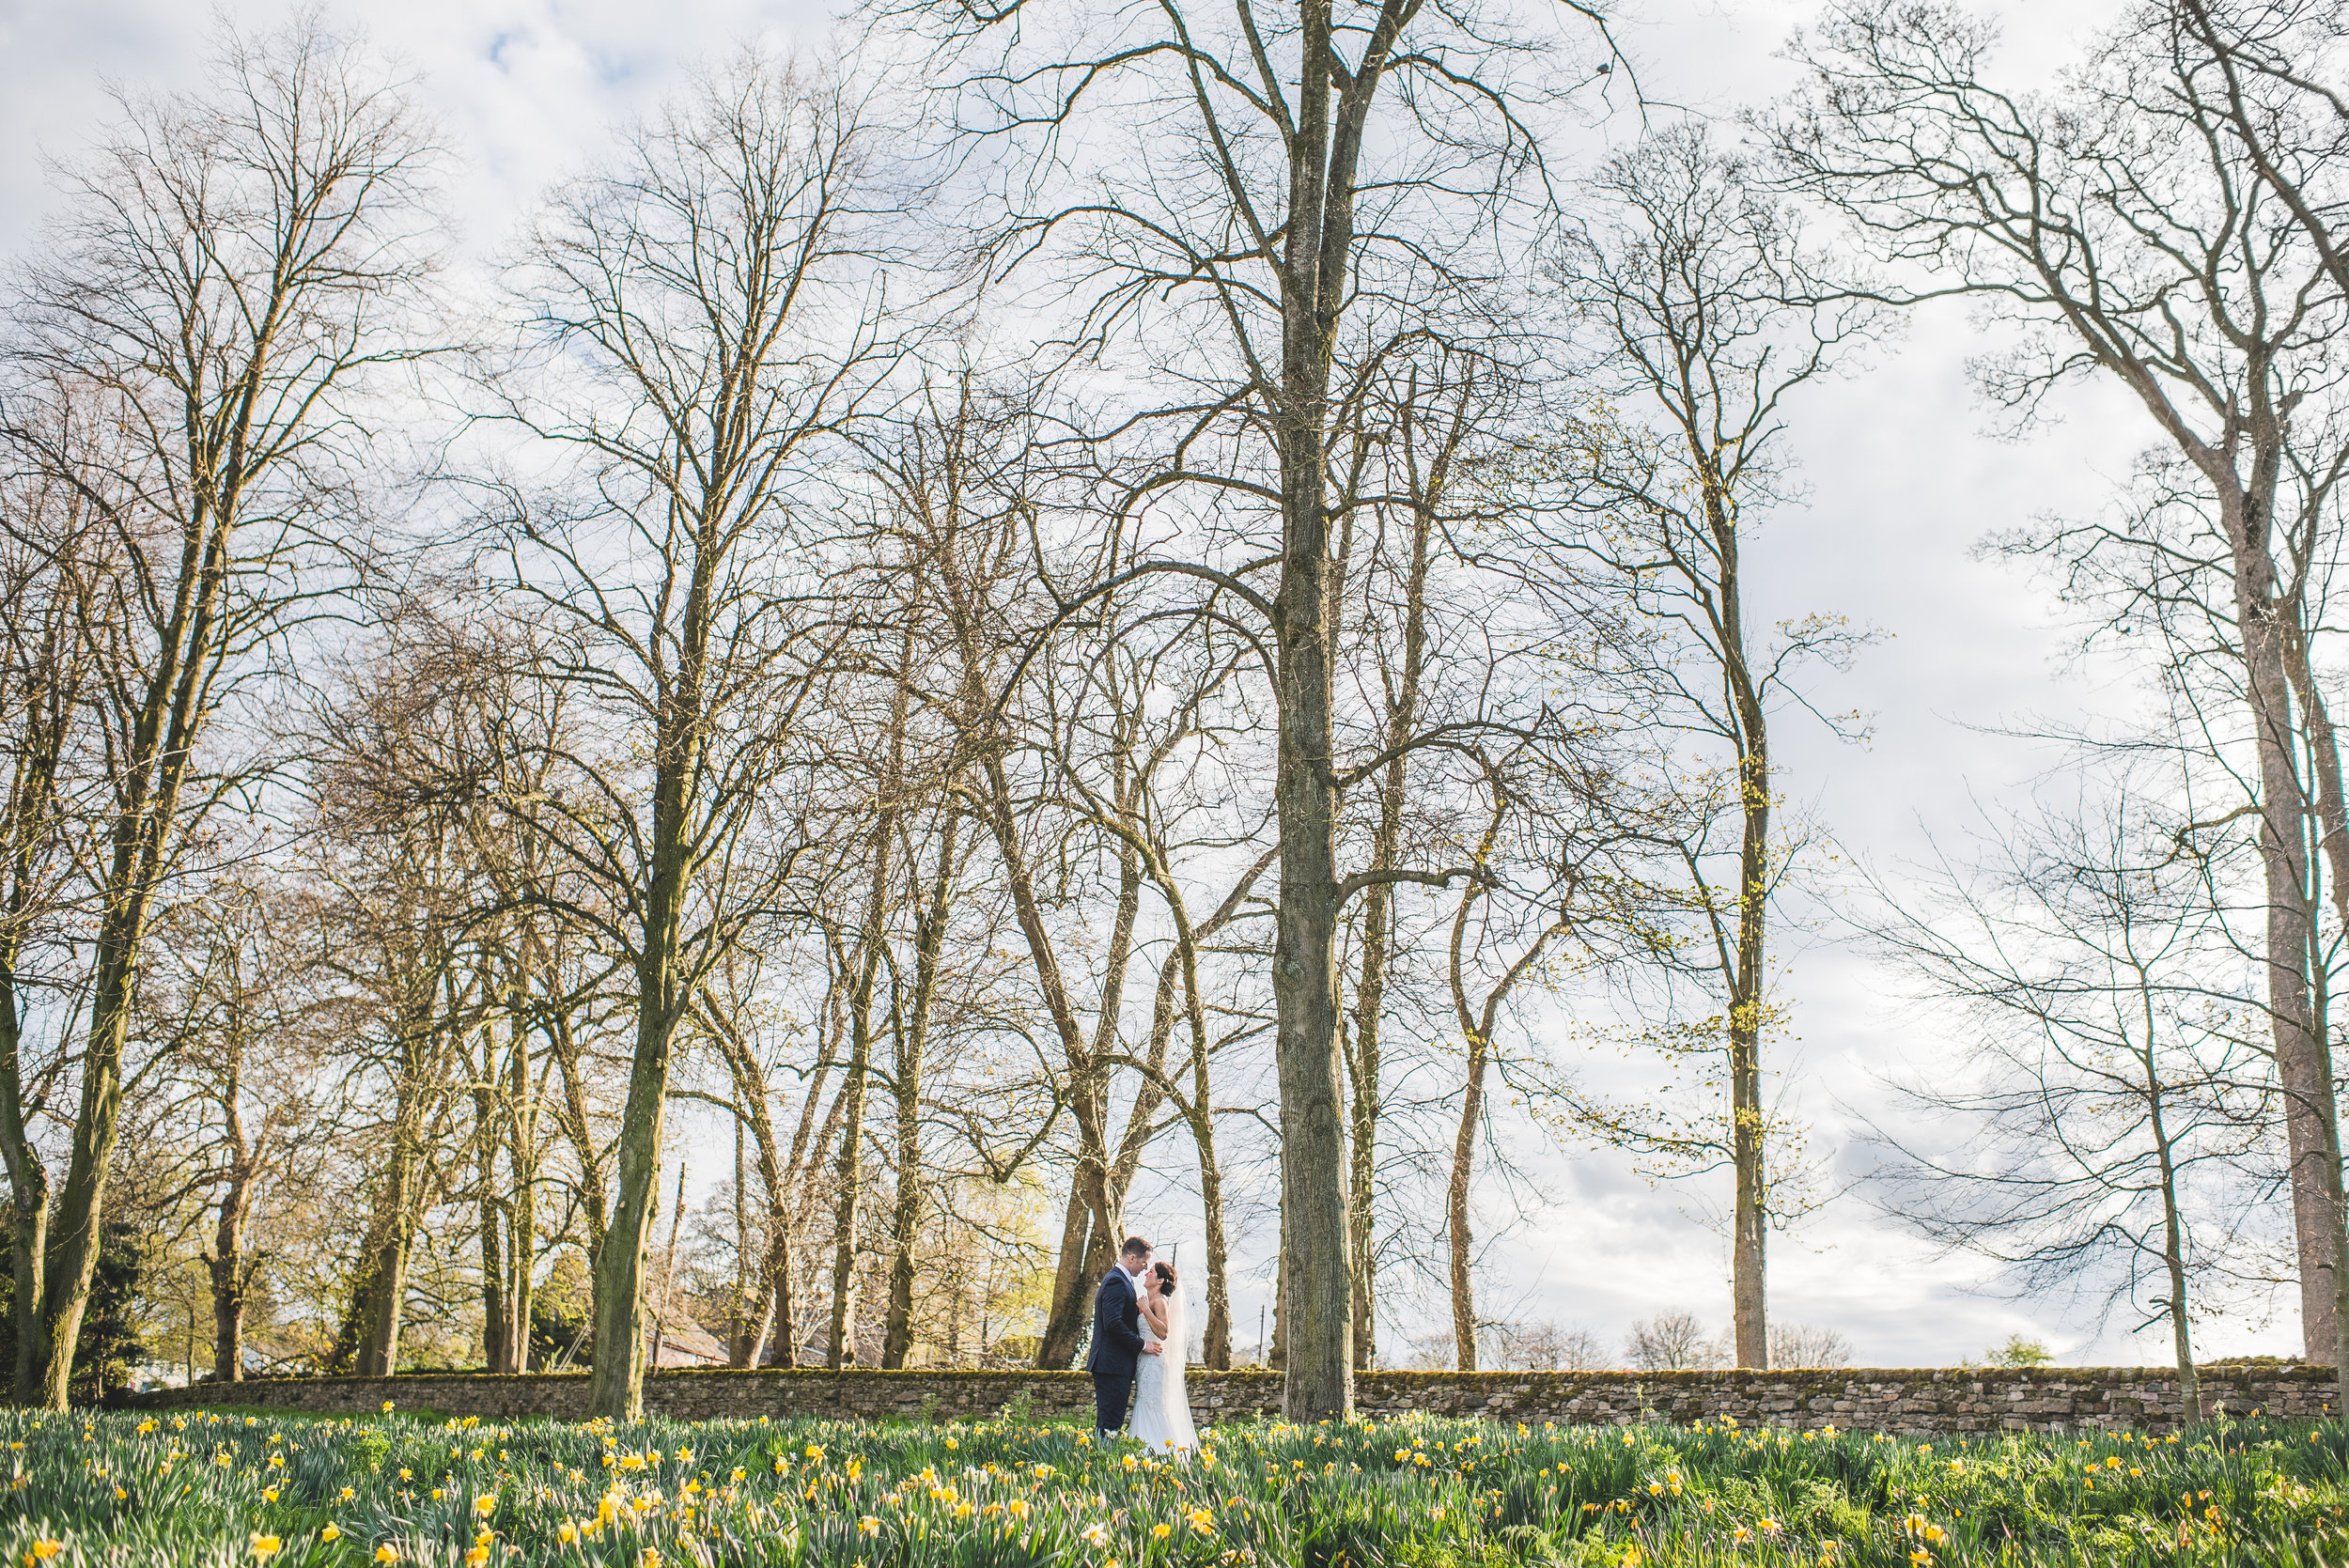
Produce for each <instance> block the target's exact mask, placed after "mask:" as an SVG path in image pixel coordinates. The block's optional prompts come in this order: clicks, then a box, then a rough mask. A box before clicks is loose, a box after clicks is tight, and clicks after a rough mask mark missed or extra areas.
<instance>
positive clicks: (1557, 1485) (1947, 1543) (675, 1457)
mask: <svg viewBox="0 0 2349 1568" xmlns="http://www.w3.org/2000/svg"><path fill="white" fill-rule="evenodd" d="M0 1432H4V1433H5V1434H6V1442H7V1451H6V1452H7V1464H8V1472H9V1479H8V1486H7V1489H6V1491H5V1494H0V1496H4V1497H5V1505H4V1507H5V1513H4V1514H0V1520H4V1523H0V1545H5V1549H6V1552H7V1560H8V1562H9V1563H14V1564H22V1565H23V1568H78V1565H82V1564H93V1565H94V1564H101V1563H103V1564H147V1563H172V1564H223V1565H225V1564H267V1565H268V1568H295V1565H309V1564H335V1565H338V1568H339V1565H350V1568H359V1565H364V1564H400V1563H406V1564H416V1565H424V1564H444V1565H457V1564H463V1565H465V1568H485V1565H486V1568H501V1565H508V1564H510V1565H513V1568H523V1565H534V1568H535V1565H538V1564H550V1565H551V1564H588V1563H594V1564H612V1565H618V1568H682V1565H684V1564H785V1563H789V1564H802V1563H809V1564H812V1563H875V1564H880V1563H889V1564H906V1565H909V1568H910V1565H916V1564H918V1565H923V1568H927V1565H931V1564H938V1565H945V1564H957V1565H963V1564H969V1565H982V1564H984V1565H988V1568H995V1565H1012V1564H1032V1563H1034V1564H1044V1563H1049V1564H1053V1565H1055V1568H1143V1565H1153V1568H1155V1565H1159V1564H1186V1565H1206V1564H1252V1565H1259V1568H1292V1565H1293V1568H1308V1565H1312V1568H1341V1565H1351V1568H1380V1565H1393V1568H1470V1565H1474V1568H1501V1565H1504V1564H1517V1563H1526V1564H1549V1563H1556V1564H1607V1565H1610V1568H1638V1565H1641V1564H1692V1565H1693V1564H1708V1565H1709V1564H1733V1563H1754V1564H1795V1563H1801V1564H1806V1565H1822V1568H1824V1565H1843V1564H1852V1565H1862V1564H1898V1565H1902V1568H1926V1565H1931V1564H1939V1563H1947V1564H1963V1563H1977V1562H1981V1563H1988V1562H1998V1563H2039V1562H2079V1563H2153V1562H2160V1563H2173V1562H2196V1563H2245V1564H2310V1565H2314V1564H2320V1563H2341V1562H2349V1529H2344V1521H2343V1514H2342V1510H2343V1506H2344V1503H2349V1498H2344V1495H2343V1494H2344V1483H2343V1463H2344V1453H2345V1452H2349V1432H2344V1429H2343V1428H2342V1427H2341V1426H2340V1425H2339V1424H2336V1423H2326V1424H2324V1425H2320V1426H2311V1425H2310V1424H2308V1423H2283V1422H2272V1421H2256V1420H2255V1421H2248V1422H2236V1423H2221V1424H2216V1425H2213V1426H2210V1427H2206V1428H2204V1429H2202V1430H2201V1431H2200V1432H2197V1433H2195V1434H2192V1435H2189V1436H2185V1437H2183V1438H2180V1437H2170V1438H2161V1439H2155V1438H2152V1437H2147V1436H2113V1437H2097V1438H2088V1439H2079V1438H2071V1437H2001V1438H1997V1439H1984V1440H1948V1439H1943V1440H1935V1441H1923V1440H1911V1439H1905V1438H1892V1437H1887V1436H1874V1435H1860V1434H1854V1433H1832V1432H1829V1433H1816V1434H1814V1433H1804V1434H1800V1435H1796V1434H1789V1433H1782V1432H1777V1431H1754V1430H1745V1429H1739V1428H1736V1427H1734V1426H1718V1427H1707V1428H1698V1429H1693V1430H1690V1429H1681V1428H1670V1427H1653V1426H1651V1427H1641V1428H1634V1429H1616V1428H1610V1429H1586V1428H1553V1427H1547V1426H1545V1427H1534V1428H1529V1427H1526V1426H1523V1425H1517V1426H1508V1425H1495V1424H1490V1423H1486V1422H1477V1421H1435V1420H1423V1419H1417V1418H1411V1419H1404V1420H1397V1421H1357V1422H1353V1423H1349V1424H1345V1425H1327V1426H1312V1427H1299V1426H1288V1425H1278V1424H1273V1425H1261V1426H1255V1425H1252V1426H1245V1427H1229V1428H1224V1429H1222V1430H1220V1431H1217V1432H1214V1433H1210V1434H1206V1435H1203V1438H1202V1444H1201V1447H1200V1450H1199V1451H1198V1452H1196V1453H1194V1454H1190V1455H1188V1456H1186V1457H1185V1458H1183V1459H1182V1460H1181V1461H1179V1462H1166V1461H1161V1460H1158V1459H1154V1458H1152V1457H1150V1456H1148V1455H1146V1454H1143V1453H1142V1452H1139V1451H1138V1450H1137V1449H1135V1448H1134V1447H1133V1446H1132V1445H1130V1444H1128V1443H1124V1442H1118V1443H1111V1444H1103V1443H1101V1442H1099V1441H1097V1440H1096V1439H1095V1438H1094V1437H1093V1436H1092V1435H1091V1434H1089V1433H1087V1432H1085V1431H1084V1430H1082V1429H1081V1428H1079V1427H1074V1426H1067V1425H1039V1424H1034V1423H1031V1422H1026V1421H1019V1420H1017V1419H1012V1418H1008V1417H1007V1418H1006V1419H1004V1420H1003V1421H995V1422H989V1423H981V1424H975V1425H971V1424H956V1425H927V1424H904V1425H874V1424H853V1423H843V1422H829V1421H810V1422H770V1421H763V1420H762V1421H708V1422H679V1421H642V1422H638V1423H634V1424H631V1425H625V1426H614V1425H611V1424H608V1423H603V1422H586V1423H568V1422H552V1421H522V1422H517V1423H512V1424H487V1423H483V1422H481V1421H477V1420H474V1419H471V1418H468V1419H465V1420H461V1421H459V1420H448V1419H431V1418H429V1417H423V1416H416V1417H412V1416H409V1415H407V1414H404V1413H401V1412H397V1411H388V1412H386V1413H384V1414H383V1415H381V1416H380V1417H373V1416H371V1417H368V1418H366V1419H364V1420H352V1419H340V1420H327V1419H305V1418H288V1417H286V1416H284V1415H282V1414H263V1413H252V1412H243V1411H233V1412H232V1411H207V1412H182V1413H174V1414H141V1413H137V1412H108V1413H104V1414H88V1415H86V1414H78V1413H77V1414H74V1415H70V1416H57V1415H54V1414H52V1415H42V1414H39V1413H33V1412H21V1411H15V1412H8V1413H6V1414H0Z"/></svg>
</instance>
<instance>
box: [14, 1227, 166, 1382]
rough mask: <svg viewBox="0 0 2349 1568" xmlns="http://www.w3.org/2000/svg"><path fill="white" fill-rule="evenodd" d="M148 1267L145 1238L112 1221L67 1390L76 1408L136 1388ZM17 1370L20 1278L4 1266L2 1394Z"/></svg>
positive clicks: (143, 1353)
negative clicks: (142, 1285)
mask: <svg viewBox="0 0 2349 1568" xmlns="http://www.w3.org/2000/svg"><path fill="white" fill-rule="evenodd" d="M146 1267H147V1248H146V1237H145V1235H144V1234H143V1233H142V1232H141V1231H140V1230H139V1228H138V1227H137V1226H135V1225H132V1224H130V1223H129V1222H127V1221H124V1220H119V1219H113V1220H108V1221H107V1222H106V1223H105V1224H104V1225H103V1226H102V1227H101V1229H100V1231H99V1240H98V1271H97V1273H96V1274H95V1275H94V1276H93V1277H92V1279H91V1281H90V1292H89V1305H88V1307H87V1308H86V1310H85V1311H84V1312H83V1314H82V1332H81V1337H80V1338H78V1339H76V1340H75V1341H74V1342H73V1370H72V1372H71V1373H70V1374H68V1383H67V1388H68V1389H69V1391H70V1394H71V1396H72V1399H73V1402H74V1403H75V1404H77V1405H96V1404H98V1403H100V1402H101V1401H102V1400H104V1399H106V1398H107V1397H108V1396H110V1395H113V1394H117V1393H120V1392H121V1391H122V1390H123V1389H128V1388H129V1387H130V1386H131V1369H132V1368H133V1367H135V1366H137V1365H138V1364H139V1362H140V1361H142V1360H144V1359H146V1357H147V1347H146V1345H145V1344H144V1343H141V1342H140V1340H139V1334H138V1319H137V1315H136V1308H137V1302H138V1294H139V1276H140V1274H141V1273H142V1272H144V1271H145V1269H146ZM15 1365H16V1274H15V1271H14V1270H13V1269H12V1268H10V1267H8V1266H7V1265H5V1263H0V1390H5V1389H6V1386H7V1384H8V1380H9V1378H10V1376H11V1375H12V1374H11V1373H10V1372H9V1371H8V1369H10V1368H13V1367H14V1366H15Z"/></svg>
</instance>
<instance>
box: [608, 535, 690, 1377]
mask: <svg viewBox="0 0 2349 1568" xmlns="http://www.w3.org/2000/svg"><path fill="white" fill-rule="evenodd" d="M705 554H706V552H705ZM702 569H704V568H703V567H701V566H700V565H699V563H698V561H697V567H696V570H697V573H698V572H699V571H701V570H702ZM703 592H706V587H705V586H704V585H703V584H702V582H701V581H700V578H699V577H698V575H697V578H696V592H695V596H694V597H695V598H696V600H697V601H698V600H699V599H700V598H701V595H702V593H703ZM706 614H707V606H706V605H701V604H698V603H697V607H696V610H695V611H694V612H693V613H692V624H691V626H690V630H692V631H701V630H702V628H701V625H700V617H701V616H703V615H706ZM702 634H704V635H706V632H703V633H702ZM691 641H692V638H691V637H689V642H691ZM698 674H699V670H698V660H696V661H695V668H694V669H693V670H692V672H691V673H690V674H680V675H679V685H680V687H681V688H682V691H681V692H680V693H679V694H678V695H677V697H676V698H675V699H674V700H673V701H672V702H671V703H670V704H668V705H664V706H665V710H664V713H663V716H662V723H661V729H662V731H663V733H662V734H661V737H660V739H659V744H658V746H657V749H656V763H655V768H654V784H653V805H652V825H651V826H652V831H651V834H650V838H651V841H652V842H651V872H652V876H651V878H650V881H649V885H647V886H646V889H645V891H644V899H645V904H644V919H643V924H642V927H641V931H640V935H641V938H642V945H641V946H640V948H639V949H638V951H637V955H636V1048H635V1051H634V1054H633V1059H632V1061H631V1062H630V1067H629V1079H628V1101H627V1104H626V1105H625V1106H624V1107H623V1108H622V1110H621V1113H620V1137H619V1151H618V1165H619V1191H618V1193H617V1194H616V1196H615V1197H614V1202H613V1205H612V1215H611V1219H610V1220H609V1221H608V1222H607V1224H606V1227H605V1231H604V1238H603V1245H602V1246H601V1247H600V1248H599V1249H598V1250H597V1253H596V1275H595V1279H596V1324H595V1331H596V1342H595V1343H596V1359H595V1365H594V1367H593V1369H592V1371H591V1374H590V1379H589V1382H588V1391H587V1408H588V1413H589V1414H590V1415H595V1416H603V1417H608V1418H609V1419H611V1420H613V1421H634V1420H636V1419H637V1418H638V1417H639V1416H641V1415H643V1414H644V1409H645V1252H646V1248H647V1246H648V1245H649V1244H650V1241H651V1232H650V1217H651V1213H652V1208H653V1205H654V1204H655V1203H657V1202H658V1201H659V1195H658V1193H657V1192H656V1191H655V1188H656V1187H657V1186H658V1184H659V1182H660V1178H661V1145H662V1140H663V1138H664V1137H665V1136H666V1132H667V1127H668V1110H669V1057H670V1052H671V1050H672V1048H674V1046H675V1043H676V1037H677V1021H678V1018H679V1017H680V1016H681V1014H682V1013H683V1010H684V1003H685V1001H686V996H685V994H684V986H685V982H686V976H685V975H684V974H683V973H682V972H680V959H681V955H680V953H679V951H678V944H679V941H680V939H681V928H682V926H683V924H684V917H685V901H686V896H687V893H688V892H689V889H690V885H691V883H692V877H693V870H694V868H693V861H692V856H693V848H692V843H691V839H690V833H689V830H688V823H689V820H690V817H691V815H692V814H691V809H690V804H689V799H688V797H689V795H690V793H691V791H692V780H693V779H694V777H695V775H696V773H697V771H698V766H699V758H700V754H701V750H702V734H701V714H700V700H699V689H698V682H697V680H695V679H694V678H692V677H693V676H697V675H698Z"/></svg>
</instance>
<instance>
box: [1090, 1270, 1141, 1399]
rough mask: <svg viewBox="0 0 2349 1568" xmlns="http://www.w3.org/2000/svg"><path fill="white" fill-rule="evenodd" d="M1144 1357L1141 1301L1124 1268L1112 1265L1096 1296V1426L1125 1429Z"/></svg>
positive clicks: (1092, 1369)
mask: <svg viewBox="0 0 2349 1568" xmlns="http://www.w3.org/2000/svg"><path fill="white" fill-rule="evenodd" d="M1141 1359H1142V1303H1141V1300H1140V1299H1139V1298H1138V1297H1137V1296H1135V1294H1134V1287H1133V1281H1131V1280H1129V1279H1128V1278H1127V1276H1126V1271H1125V1270H1124V1269H1123V1268H1112V1269H1111V1270H1110V1271H1109V1273H1108V1275H1107V1276H1105V1277H1104V1278H1103V1279H1102V1281H1101V1288H1100V1289H1099V1290H1097V1291H1096V1292H1094V1295H1093V1354H1092V1355H1090V1356H1088V1357H1086V1358H1085V1370H1086V1371H1087V1372H1089V1373H1091V1374H1093V1410H1094V1425H1095V1426H1097V1427H1098V1428H1099V1429H1100V1430H1101V1431H1103V1432H1122V1431H1124V1430H1125V1429H1126V1406H1127V1405H1129V1404H1131V1403H1132V1401H1133V1397H1134V1369H1135V1367H1136V1366H1137V1365H1139V1364H1140V1362H1141Z"/></svg>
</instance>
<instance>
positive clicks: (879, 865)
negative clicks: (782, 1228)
mask: <svg viewBox="0 0 2349 1568" xmlns="http://www.w3.org/2000/svg"><path fill="white" fill-rule="evenodd" d="M876 837H877V838H878V839H879V843H878V844H876V845H875V846H874V850H873V888H872V893H871V896H870V898H869V900H868V901H867V904H866V907H865V912H864V924H863V935H862V937H861V938H860V939H859V941H858V943H857V953H856V970H855V986H854V990H853V992H852V993H851V996H850V1000H849V1003H848V1081H847V1082H846V1083H845V1084H844V1085H843V1086H842V1094H843V1105H842V1111H841V1122H840V1161H839V1166H838V1171H839V1190H838V1193H837V1195H836V1197H835V1199H834V1206H833V1210H832V1336H831V1337H832V1343H831V1344H830V1345H829V1346H828V1347H827V1348H826V1351H825V1356H824V1364H825V1365H826V1366H828V1367H830V1368H832V1370H833V1371H834V1372H837V1371H839V1370H840V1369H841V1368H842V1367H844V1366H846V1365H848V1340H849V1336H850V1335H851V1334H852V1333H853V1332H854V1331H855V1327H856V1295H857V1288H856V1287H857V1277H856V1248H857V1211H858V1207H859V1205H860V1203H862V1201H863V1193H864V1139H863V1132H864V1095H865V1088H866V1085H867V1083H868V1082H869V1080H870V1079H871V1077H872V1063H873V992H874V989H875V986H876V985H877V983H878V982H879V976H880V966H881V944H882V942H884V941H885V940H887V939H888V932H887V929H886V928H885V926H884V924H883V921H884V920H885V918H886V917H887V915H888V912H889V859H890V849H891V847H892V843H893V841H894V838H895V832H894V823H892V822H891V821H890V820H889V818H888V815H887V814H886V813H884V814H883V818H882V825H881V829H880V831H879V833H878V834H877V835H876Z"/></svg>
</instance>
